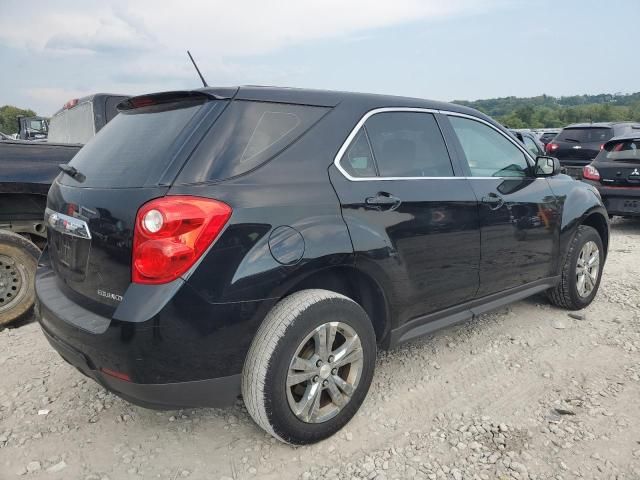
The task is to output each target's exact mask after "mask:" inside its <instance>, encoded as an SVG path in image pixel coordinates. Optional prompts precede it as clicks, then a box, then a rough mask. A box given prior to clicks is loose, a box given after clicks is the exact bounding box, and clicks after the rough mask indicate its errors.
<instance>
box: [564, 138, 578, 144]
mask: <svg viewBox="0 0 640 480" xmlns="http://www.w3.org/2000/svg"><path fill="white" fill-rule="evenodd" d="M562 140H564V141H565V142H575V143H580V140H576V139H575V138H563V139H562Z"/></svg>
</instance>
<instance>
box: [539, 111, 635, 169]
mask: <svg viewBox="0 0 640 480" xmlns="http://www.w3.org/2000/svg"><path fill="white" fill-rule="evenodd" d="M634 130H635V131H636V132H638V134H639V135H640V123H632V122H606V123H576V124H573V125H569V126H568V127H565V128H563V129H562V131H561V132H560V133H559V134H558V136H557V137H556V138H554V139H553V141H551V142H549V143H548V144H547V146H546V151H547V154H549V155H552V156H554V157H556V158H557V159H559V160H560V163H561V164H562V166H563V167H565V168H566V169H567V173H568V174H569V175H571V176H573V177H575V178H578V179H579V178H582V170H583V168H584V166H585V165H588V164H589V163H591V162H592V161H593V159H594V158H596V156H597V155H598V153H600V150H602V148H603V147H604V144H605V143H606V142H607V141H609V140H611V139H612V138H614V137H618V136H621V135H626V134H630V133H631V132H633V131H634Z"/></svg>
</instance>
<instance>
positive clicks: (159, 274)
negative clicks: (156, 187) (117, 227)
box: [131, 195, 232, 284]
mask: <svg viewBox="0 0 640 480" xmlns="http://www.w3.org/2000/svg"><path fill="white" fill-rule="evenodd" d="M231 213H232V209H231V207H230V206H229V205H227V204H226V203H223V202H220V201H218V200H214V199H210V198H201V197H191V196H178V195H176V196H166V197H162V198H157V199H155V200H151V201H150V202H148V203H146V204H144V205H143V206H142V207H141V208H140V210H138V214H137V215H136V225H135V230H134V234H133V256H132V262H131V279H132V281H133V282H134V283H142V284H161V283H168V282H171V281H173V280H175V279H176V278H178V277H180V276H181V275H182V274H183V273H185V272H186V271H187V270H189V268H191V267H192V266H193V264H194V263H195V262H196V261H197V260H198V259H199V258H200V257H201V256H202V254H203V253H204V252H205V251H206V250H207V248H208V247H209V246H210V245H211V244H212V243H213V241H214V240H215V239H216V238H217V237H218V235H219V234H220V232H221V231H222V229H223V228H224V226H225V225H226V223H227V221H228V220H229V217H230V216H231Z"/></svg>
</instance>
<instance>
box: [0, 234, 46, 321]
mask: <svg viewBox="0 0 640 480" xmlns="http://www.w3.org/2000/svg"><path fill="white" fill-rule="evenodd" d="M39 255H40V250H38V247H36V246H35V245H34V244H33V243H31V242H30V241H29V240H27V239H26V238H24V237H22V236H20V235H18V234H16V233H13V232H8V231H5V230H0V326H5V325H8V324H9V323H11V322H13V321H15V320H19V319H21V318H22V317H24V316H25V315H27V314H28V313H29V312H31V309H32V308H33V303H34V301H35V286H34V280H35V275H36V267H37V264H38V257H39Z"/></svg>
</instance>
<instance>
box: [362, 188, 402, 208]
mask: <svg viewBox="0 0 640 480" xmlns="http://www.w3.org/2000/svg"><path fill="white" fill-rule="evenodd" d="M365 203H366V204H367V205H369V206H371V207H373V208H376V209H377V210H382V209H383V207H386V208H384V209H385V210H395V209H396V208H398V207H399V206H400V204H401V203H402V200H400V199H399V198H398V197H396V196H395V195H391V194H390V193H387V192H378V193H377V194H376V195H375V196H373V197H367V198H366V199H365Z"/></svg>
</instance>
